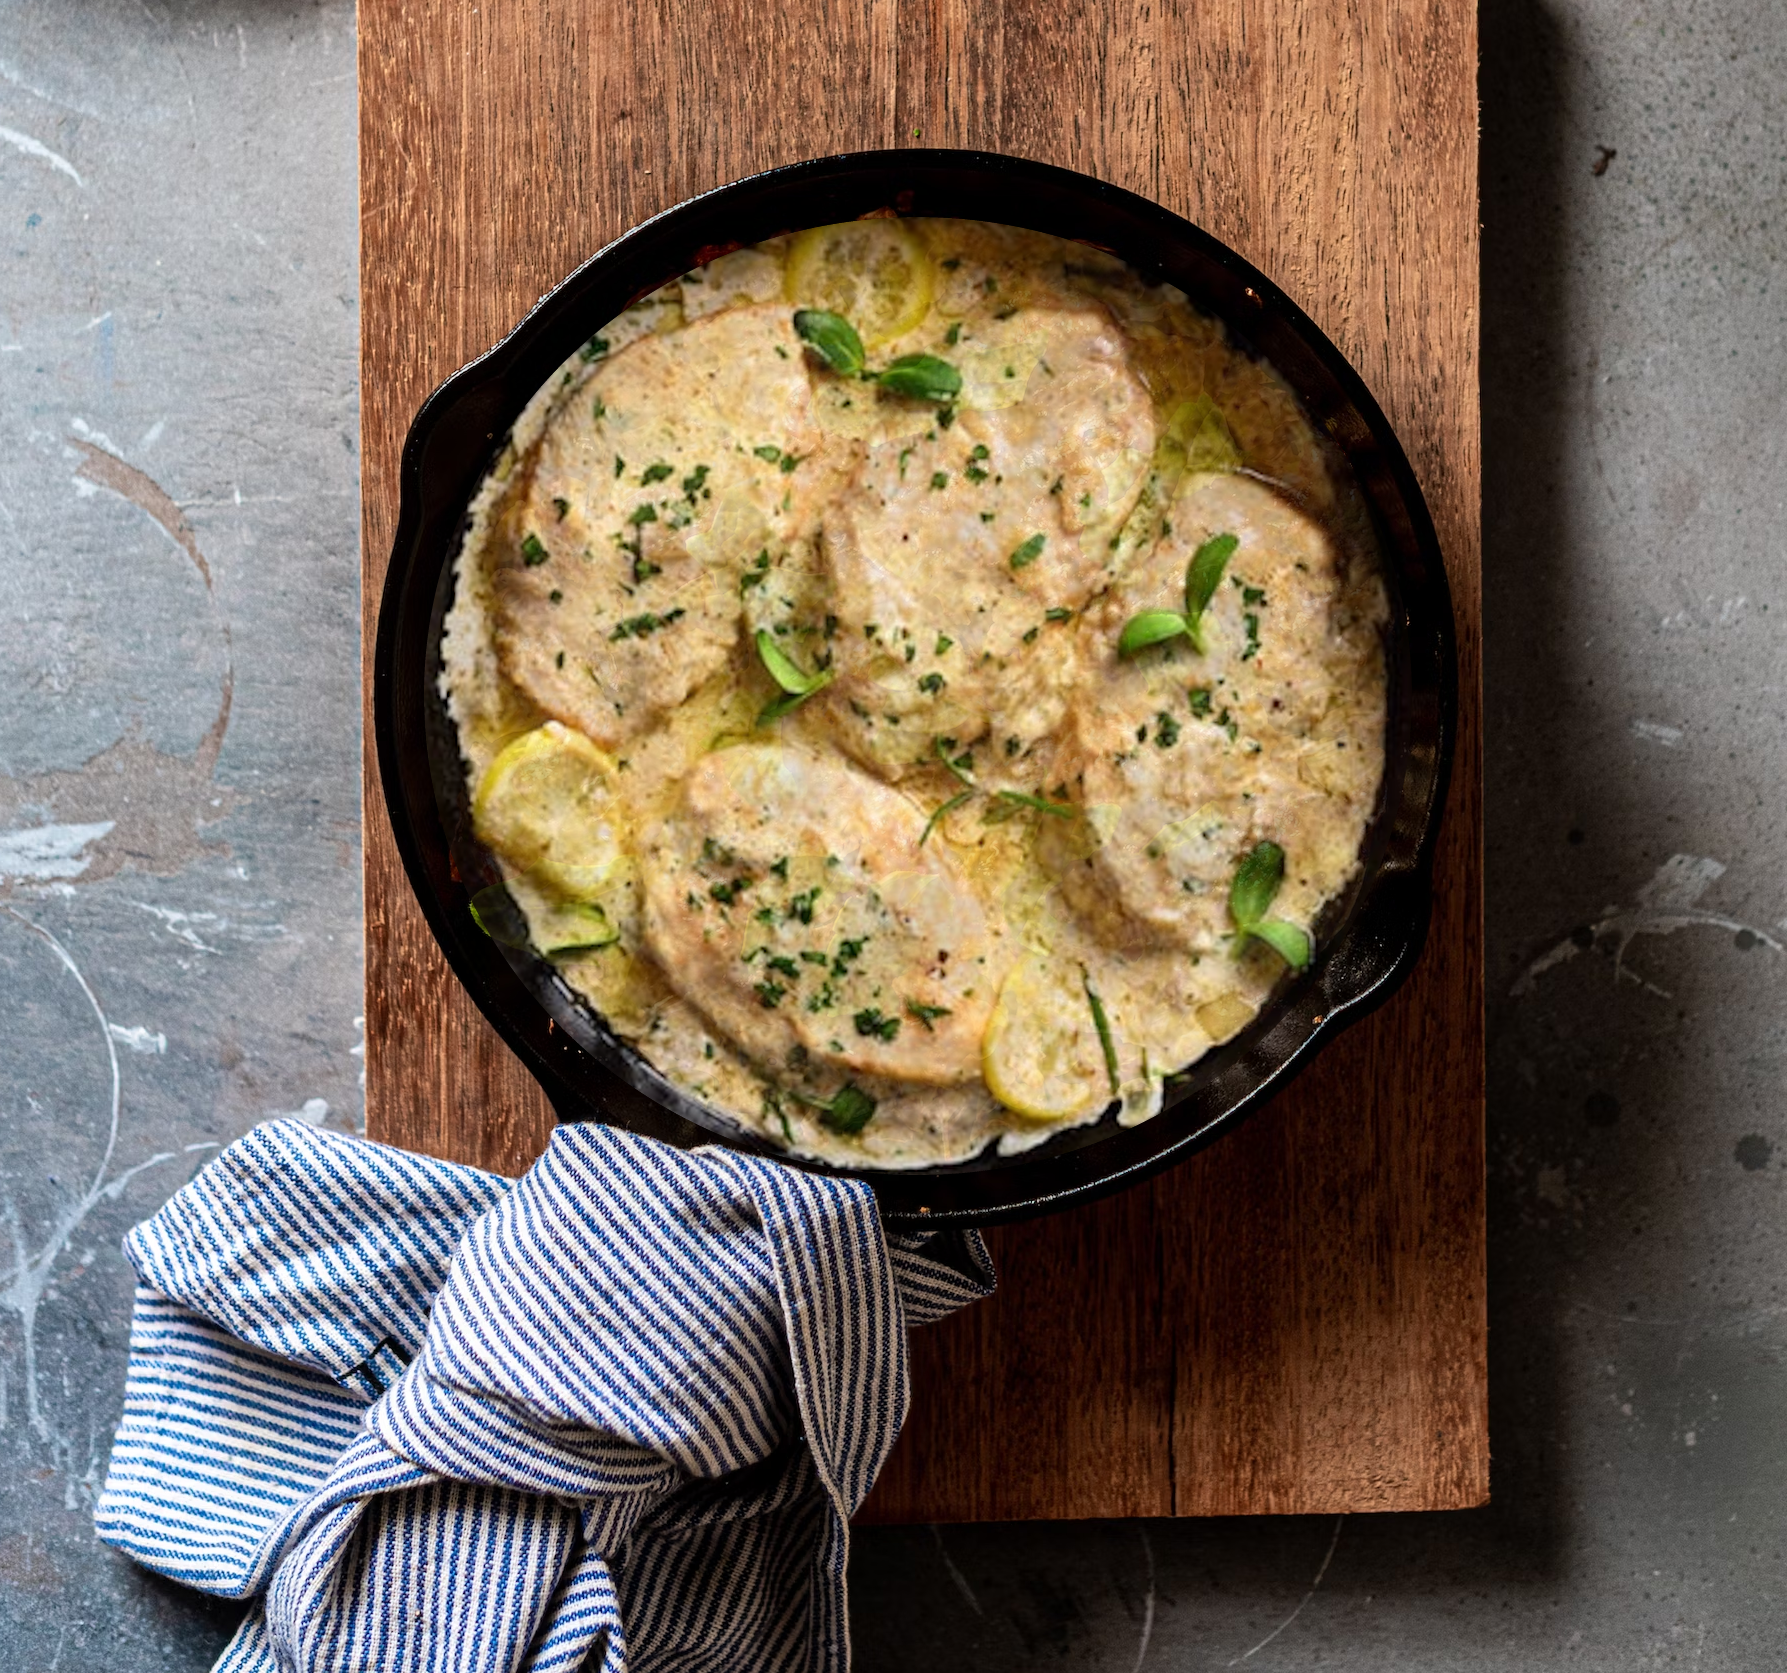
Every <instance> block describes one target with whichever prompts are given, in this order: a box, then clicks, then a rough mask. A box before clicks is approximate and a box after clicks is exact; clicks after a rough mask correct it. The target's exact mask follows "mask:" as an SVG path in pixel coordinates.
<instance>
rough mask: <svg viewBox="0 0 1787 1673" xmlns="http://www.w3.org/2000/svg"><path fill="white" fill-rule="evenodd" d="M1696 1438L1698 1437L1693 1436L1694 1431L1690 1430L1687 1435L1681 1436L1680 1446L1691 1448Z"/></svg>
mask: <svg viewBox="0 0 1787 1673" xmlns="http://www.w3.org/2000/svg"><path fill="white" fill-rule="evenodd" d="M1698 1438H1699V1437H1698V1436H1696V1435H1695V1433H1694V1431H1693V1430H1692V1429H1690V1430H1689V1431H1688V1432H1687V1434H1685V1435H1683V1436H1682V1445H1683V1446H1692V1445H1693V1444H1694V1442H1695V1441H1696V1440H1697V1439H1698Z"/></svg>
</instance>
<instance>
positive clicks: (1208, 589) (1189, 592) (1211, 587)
mask: <svg viewBox="0 0 1787 1673" xmlns="http://www.w3.org/2000/svg"><path fill="white" fill-rule="evenodd" d="M1238 545H1240V540H1238V538H1237V536H1233V534H1212V536H1210V538H1208V540H1206V542H1204V543H1203V545H1201V547H1199V549H1197V551H1196V552H1194V554H1192V561H1190V563H1188V565H1185V615H1187V617H1188V618H1190V620H1192V622H1196V620H1197V618H1199V617H1201V615H1203V613H1204V606H1206V604H1208V602H1210V601H1212V599H1213V597H1215V592H1217V583H1219V581H1221V579H1222V570H1224V568H1228V561H1229V558H1233V556H1235V547H1238Z"/></svg>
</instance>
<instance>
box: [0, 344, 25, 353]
mask: <svg viewBox="0 0 1787 1673" xmlns="http://www.w3.org/2000/svg"><path fill="white" fill-rule="evenodd" d="M24 352H25V345H24V344H23V343H0V354H23V353H24Z"/></svg>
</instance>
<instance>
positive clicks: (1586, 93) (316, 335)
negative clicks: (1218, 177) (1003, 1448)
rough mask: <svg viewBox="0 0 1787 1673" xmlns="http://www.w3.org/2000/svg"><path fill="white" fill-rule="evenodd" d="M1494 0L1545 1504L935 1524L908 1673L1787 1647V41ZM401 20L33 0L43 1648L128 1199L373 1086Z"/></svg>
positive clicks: (16, 1242) (20, 1104) (109, 1378)
mask: <svg viewBox="0 0 1787 1673" xmlns="http://www.w3.org/2000/svg"><path fill="white" fill-rule="evenodd" d="M1780 24H1781V15H1780V11H1779V8H1778V6H1776V5H1772V4H1767V3H1764V0H1701V3H1698V4H1695V3H1692V0H1671V3H1668V4H1657V3H1647V0H1577V3H1563V0H1554V3H1542V4H1536V3H1534V0H1515V3H1513V4H1499V3H1497V0H1485V14H1484V18H1483V38H1484V64H1483V75H1482V88H1483V103H1484V111H1483V214H1484V222H1485V259H1484V291H1485V306H1484V321H1483V347H1484V397H1485V403H1484V404H1485V419H1484V432H1485V433H1484V442H1485V455H1486V462H1487V464H1486V482H1485V524H1486V534H1487V552H1486V590H1487V626H1488V710H1489V759H1488V788H1489V810H1490V811H1489V845H1490V876H1489V931H1490V943H1489V944H1490V962H1489V991H1490V1012H1489V1023H1490V1034H1489V1039H1490V1108H1489V1126H1490V1166H1491V1175H1490V1187H1491V1197H1490V1201H1491V1260H1492V1290H1491V1310H1492V1325H1493V1336H1492V1361H1491V1374H1492V1383H1493V1433H1494V1441H1495V1504H1494V1505H1493V1507H1492V1508H1490V1509H1488V1510H1485V1511H1481V1512H1473V1513H1469V1514H1464V1515H1450V1516H1400V1517H1375V1518H1366V1517H1359V1518H1353V1519H1351V1520H1346V1521H1341V1522H1336V1521H1334V1520H1330V1519H1286V1520H1260V1521H1248V1522H1199V1523H1177V1524H1175V1523H1166V1522H1155V1523H1145V1524H1144V1523H1103V1524H1087V1525H1071V1526H1059V1525H1057V1526H1028V1527H984V1528H952V1529H948V1530H944V1531H942V1532H939V1531H936V1530H932V1529H925V1528H917V1529H909V1530H881V1531H875V1532H872V1533H869V1534H867V1535H866V1536H864V1537H862V1538H860V1539H859V1540H858V1542H857V1547H856V1557H855V1565H854V1571H853V1579H854V1585H855V1598H856V1637H857V1645H858V1657H859V1664H860V1665H861V1666H862V1667H864V1668H866V1669H868V1670H870V1673H881V1670H883V1669H886V1670H888V1673H892V1670H893V1669H896V1668H898V1669H908V1668H911V1667H914V1666H921V1667H927V1668H932V1669H937V1670H944V1669H956V1668H960V1669H968V1668H973V1669H976V1670H977V1673H1002V1670H1005V1669H1018V1668H1033V1667H1048V1666H1055V1665H1061V1666H1074V1667H1083V1668H1089V1669H1123V1670H1126V1673H1127V1670H1130V1669H1140V1668H1144V1667H1162V1668H1180V1669H1194V1668H1198V1669H1201V1668H1220V1667H1235V1666H1242V1665H1245V1666H1249V1667H1254V1668H1260V1669H1266V1668H1278V1669H1300V1668H1309V1667H1314V1666H1317V1665H1320V1666H1322V1667H1326V1668H1331V1669H1342V1670H1358V1673H1365V1670H1367V1669H1370V1670H1374V1673H1375V1670H1377V1669H1381V1668H1385V1667H1409V1668H1418V1669H1422V1670H1440V1669H1451V1668H1460V1669H1463V1668H1471V1669H1497V1670H1507V1673H1516V1670H1521V1673H1525V1670H1531V1669H1552V1668H1557V1669H1563V1668H1569V1669H1578V1668H1581V1669H1608V1670H1614V1669H1618V1670H1621V1673H1628V1670H1635V1669H1651V1668H1665V1667H1681V1668H1685V1669H1703V1670H1705V1673H1715V1670H1723V1669H1761V1668H1769V1667H1773V1666H1775V1665H1778V1664H1779V1662H1780V1660H1781V1656H1782V1646H1783V1643H1784V1641H1787V1598H1784V1596H1783V1593H1784V1589H1787V1577H1784V1569H1783V1544H1784V1543H1787V1539H1784V1536H1787V1502H1784V1501H1787V1446H1784V1445H1783V1442H1784V1441H1787V1422H1784V1417H1787V1366H1784V1364H1783V1354H1784V1350H1787V1297H1784V1295H1783V1278H1784V1277H1787V1227H1784V1226H1783V1222H1782V1213H1781V1208H1782V1200H1783V1192H1784V1190H1787V1178H1784V1177H1783V1164H1784V1163H1787V1149H1780V1148H1779V1147H1780V1146H1781V1144H1782V1141H1783V1138H1784V1136H1787V1133H1784V1128H1787V1123H1784V1121H1783V1112H1782V1091H1783V1074H1782V1071H1783V1057H1784V1055H1787V1039H1784V1035H1783V1007H1782V1001H1783V996H1784V995H1787V958H1784V957H1783V954H1782V950H1781V945H1780V943H1781V941H1782V939H1783V938H1787V929H1784V928H1783V920H1784V919H1787V836H1784V835H1783V832H1782V820H1781V809H1780V802H1781V796H1780V787H1781V784H1782V768H1783V757H1784V755H1787V744H1784V741H1783V740H1784V737H1787V733H1784V730H1783V710H1784V708H1787V703H1784V701H1783V690H1784V688H1787V658H1784V657H1783V655H1782V653H1781V650H1780V648H1779V647H1780V640H1781V631H1780V630H1781V624H1782V621H1783V614H1784V611H1787V604H1784V601H1783V587H1782V579H1781V578H1782V575H1783V560H1784V559H1787V538H1784V536H1783V532H1782V530H1783V498H1784V495H1787V487H1784V484H1787V459H1784V458H1783V451H1784V449H1787V441H1784V439H1783V438H1784V437H1787V423H1784V417H1787V415H1784V413H1783V405H1784V391H1787V271H1784V269H1783V262H1782V257H1783V254H1784V253H1787V123H1784V121H1783V117H1782V105H1781V91H1780V90H1781V88H1782V87H1783V86H1784V85H1787V32H1784V31H1783V30H1782V29H1781V27H1780ZM354 185H355V183H354V79H353V13H352V10H351V8H350V7H349V6H347V5H345V4H335V3H327V0H325V3H321V4H313V5H305V4H297V3H294V0H266V3H251V0H210V3H207V0H189V3H173V4H170V3H165V0H129V3H127V0H82V3H77V0H38V3H29V4H27V3H21V0H0V264H3V266H0V271H4V273H5V275H6V277H5V280H4V282H3V283H0V681H3V684H0V689H3V691H4V693H5V695H4V698H3V699H0V1112H3V1115H0V1146H3V1151H0V1460H3V1461H4V1468H3V1469H0V1665H4V1667H6V1668H7V1669H9V1670H12V1669H16V1670H18V1673H47V1670H50V1669H61V1668H69V1669H73V1668H89V1667H91V1668H98V1667H103V1668H106V1669H110V1670H116V1673H140V1670H146V1669H151V1668H155V1669H162V1668H170V1669H202V1668H205V1667H207V1666H209V1664H210V1661H211V1659H212V1657H213V1656H214V1655H215V1653H216V1651H217V1649H218V1647H219V1645H220V1644H221V1642H222V1641H223V1639H224V1637H225V1636H226V1635H227V1633H228V1631H229V1629H230V1624H231V1619H232V1612H231V1611H230V1610H229V1609H228V1608H227V1607H223V1606H213V1605H211V1604H209V1603H207V1602H206V1601H205V1600H203V1599H201V1598H198V1597H196V1596H194V1595H193V1594H189V1593H185V1592H182V1591H180V1590H179V1589H177V1588H174V1587H171V1586H166V1585H163V1584H161V1583H160V1582H157V1581H155V1580H153V1579H151V1578H149V1577H146V1576H145V1575H143V1574H142V1573H141V1572H140V1571H138V1570H136V1569H134V1568H133V1567H132V1566H131V1565H130V1564H129V1563H127V1562H125V1561H124V1560H123V1559H121V1558H118V1557H116V1556H114V1555H113V1554H112V1553H111V1552H109V1551H107V1550H106V1549H104V1548H103V1547H101V1546H99V1545H98V1544H97V1543H96V1542H95V1541H94V1539H93V1537H92V1532H91V1522H90V1516H91V1509H92V1503H93V1496H94V1493H95V1491H96V1488H97V1484H98V1481H99V1479H100V1477H101V1474H102V1473H103V1470H104V1463H105V1456H106V1449H107V1446H108V1444H109V1439H110V1435H111V1429H112V1425H113V1424H114V1423H115V1421H116V1418H117V1412H118V1403H119V1396H120V1389H121V1384H122V1377H123V1360H124V1342H125V1326H126V1319H127V1314H128V1305H129V1295H130V1277H129V1273H128V1271H127V1269H126V1267H125V1265H124V1263H123V1261H122V1259H121V1258H120V1256H119V1255H118V1252H117V1245H118V1238H119V1235H120V1233H121V1232H122V1231H123V1230H124V1228H125V1227H126V1226H128V1225H129V1224H131V1223H132V1222H133V1221H135V1220H137V1219H139V1218H141V1217H142V1216H144V1215H146V1214H148V1213H149V1212H151V1211H152V1210H153V1209H154V1208H155V1207H156V1206H157V1205H159V1204H160V1203H161V1202H162V1201H163V1200H164V1199H165V1197H166V1196H167V1194H168V1193H169V1192H170V1191H171V1190H173V1189H174V1188H175V1187H176V1186H177V1185H178V1184H179V1183H180V1182H181V1181H182V1180H183V1179H185V1178H186V1177H188V1176H189V1174H190V1173H191V1171H192V1170H193V1169H194V1168H195V1167H197V1166H198V1165H200V1164H201V1163H202V1162H203V1160H204V1159H205V1157H206V1156H208V1155H209V1154H211V1147H214V1146H216V1145H218V1144H221V1143H224V1142H227V1141H228V1140H229V1139H231V1138H232V1137H234V1136H235V1135H237V1134H239V1133H240V1132H242V1131H243V1130H244V1128H246V1127H247V1126H249V1125H250V1124H251V1123H253V1122H255V1121H258V1120H260V1119H262V1118H263V1117H265V1116H267V1115H269V1114H272V1113H274V1112H277V1111H288V1110H298V1111H302V1112H303V1113H305V1114H306V1115H307V1116H308V1117H309V1118H310V1119H312V1120H315V1121H321V1122H327V1123H329V1124H331V1125H339V1126H343V1127H348V1128H352V1127H355V1126H358V1125H359V1123H360V1120H361V1099H360V1088H359V1078H360V1058H359V1053H358V1047H359V1041H360V1028H359V1011H360V970H361V963H360V944H359V942H360V897H359V823H358V810H357V794H358V763H359V729H358V654H359V645H358V635H357V620H358V616H357V612H358V600H357V574H358V569H357V556H356V530H357V511H356V493H357V460H356V426H357V419H356V412H355V337H356V320H355V311H356V301H355V241H354V227H355V196H354Z"/></svg>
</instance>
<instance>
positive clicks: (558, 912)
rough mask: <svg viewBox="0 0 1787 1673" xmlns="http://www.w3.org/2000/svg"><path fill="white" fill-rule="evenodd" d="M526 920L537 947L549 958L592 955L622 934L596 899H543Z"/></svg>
mask: <svg viewBox="0 0 1787 1673" xmlns="http://www.w3.org/2000/svg"><path fill="white" fill-rule="evenodd" d="M527 921H528V928H529V929H530V930H532V931H533V942H534V945H535V946H536V947H538V948H539V949H540V951H541V952H543V953H545V954H547V955H548V956H550V955H552V954H554V953H593V952H595V951H596V949H597V948H599V947H612V946H613V945H614V944H615V942H617V941H618V940H620V931H619V930H618V929H616V928H615V927H614V925H613V924H612V923H610V922H609V921H608V914H607V913H606V912H604V911H603V910H602V908H601V907H600V906H598V905H597V904H596V903H595V902H594V901H593V900H552V899H549V898H546V899H542V900H541V901H539V902H538V903H537V904H536V905H535V906H534V907H533V909H532V910H531V911H530V912H529V913H528V915H527Z"/></svg>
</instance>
